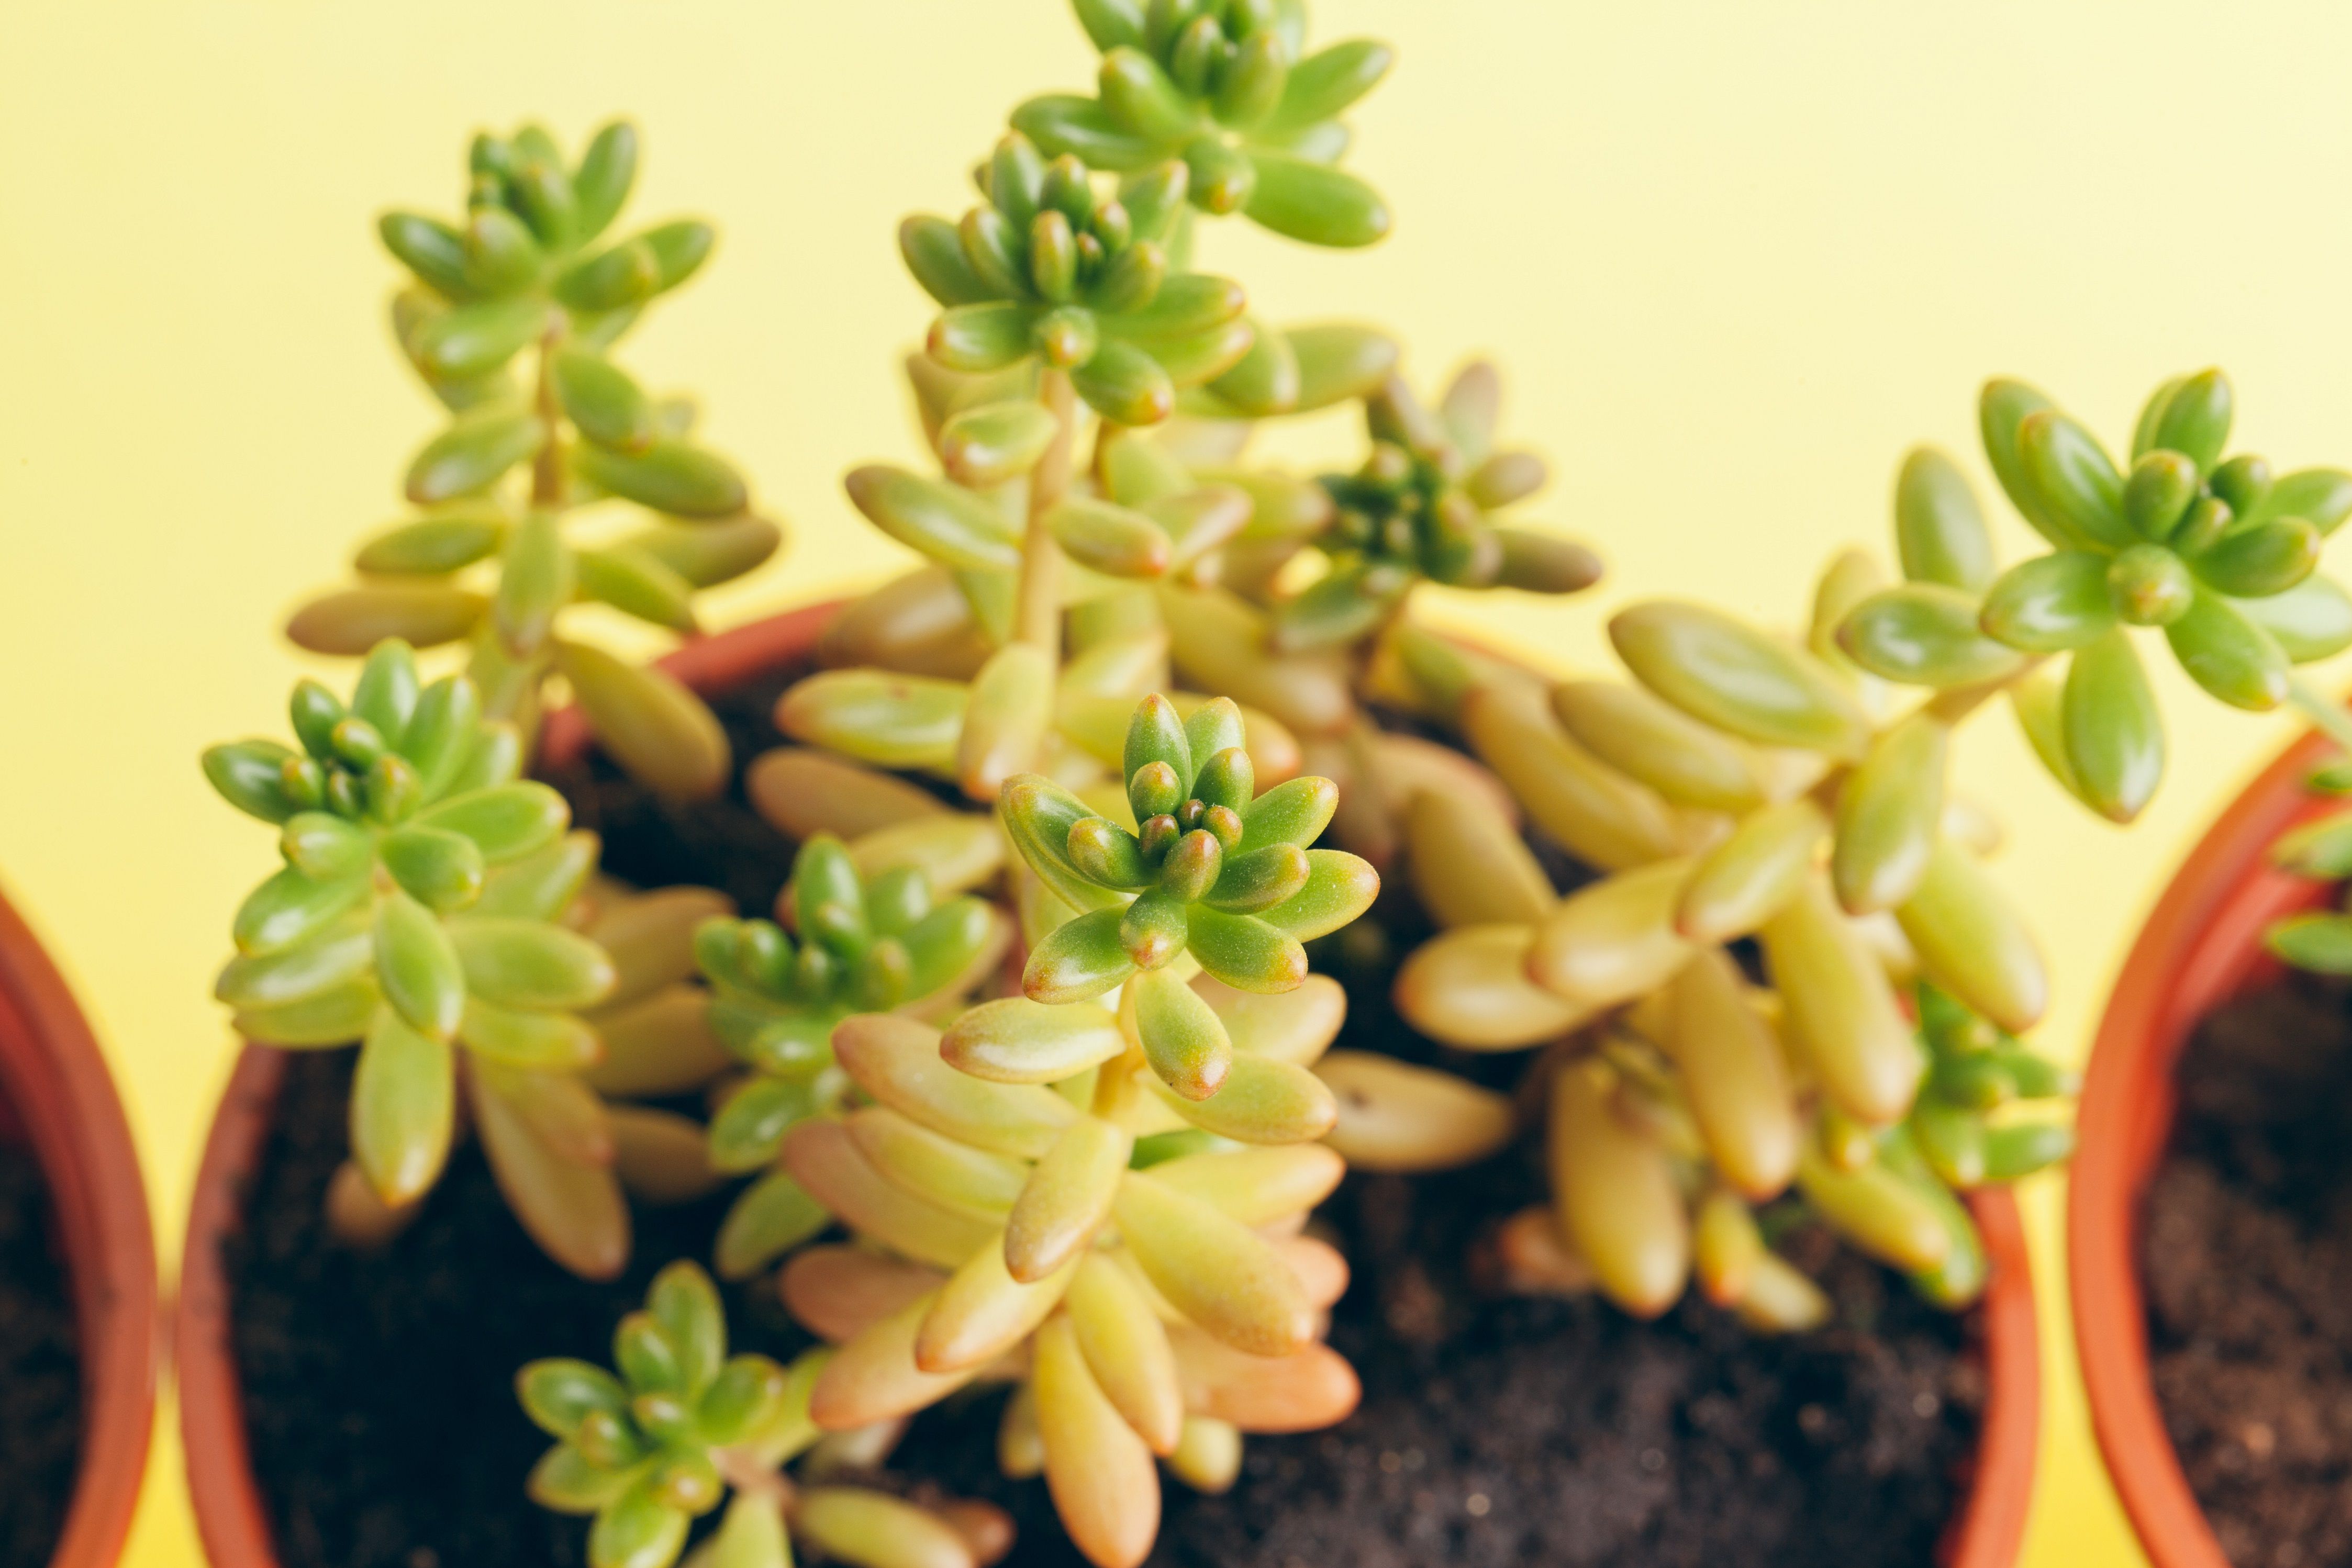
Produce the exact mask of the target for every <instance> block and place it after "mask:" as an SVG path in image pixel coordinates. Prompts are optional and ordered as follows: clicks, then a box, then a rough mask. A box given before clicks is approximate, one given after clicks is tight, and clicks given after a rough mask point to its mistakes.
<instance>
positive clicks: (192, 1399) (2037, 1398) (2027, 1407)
mask: <svg viewBox="0 0 2352 1568" xmlns="http://www.w3.org/2000/svg"><path fill="white" fill-rule="evenodd" d="M842 602H843V601H829V602H826V603H822V604H815V605H811V606H808V607H807V608H805V609H801V610H795V611H790V612H785V613H783V614H781V615H775V616H772V617H769V618H767V619H765V620H761V621H756V622H751V623H749V624H747V625H744V626H740V627H738V628H736V629H734V630H732V631H730V632H720V633H719V634H717V635H715V636H711V637H705V638H700V639H698V640H697V641H695V642H692V643H687V644H686V645H685V646H683V647H681V648H679V649H678V650H677V652H675V653H671V654H669V655H668V656H667V657H666V658H664V659H663V660H662V661H661V666H662V668H664V669H665V670H667V671H668V672H669V673H670V674H673V675H675V676H677V678H678V679H679V680H681V681H683V682H684V683H685V684H686V685H688V686H690V687H692V688H694V689H695V690H697V691H698V692H704V693H709V692H712V691H716V690H719V689H720V688H723V687H726V686H729V685H734V684H736V683H738V682H740V681H743V680H746V679H749V678H750V677H751V676H753V675H756V674H761V673H763V672H765V671H767V670H770V669H772V668H774V667H775V666H777V665H778V664H784V663H786V662H788V661H790V660H792V659H794V658H797V657H800V656H802V655H803V654H805V653H807V652H808V651H809V650H810V649H811V648H812V647H813V646H814V643H815V642H816V639H817V637H818V636H819V634H820V633H822V632H823V631H824V627H825V626H826V624H827V623H828V622H831V621H832V619H833V618H834V616H835V614H836V613H838V612H839V611H840V609H841V607H842ZM589 738H590V737H589V732H588V727H587V724H586V721H585V719H584V717H583V716H582V715H581V714H580V713H579V712H578V710H577V709H574V708H565V709H562V710H560V711H558V712H555V713H552V714H551V715H549V716H548V720H547V727H546V729H545V731H544V733H543V737H542V743H541V751H542V755H543V756H544V757H545V758H546V759H547V760H548V761H549V762H551V763H553V764H556V765H559V766H561V765H564V764H568V763H571V762H574V761H577V760H578V759H579V758H581V757H582V756H583V755H584V754H585V752H586V749H587V747H588V744H589ZM285 1069H286V1062H285V1055H284V1053H283V1052H281V1051H275V1050H272V1049H270V1048H269V1047H267V1046H257V1045H248V1046H247V1047H246V1048H245V1051H244V1053H243V1054H242V1055H241V1056H240V1057H239V1058H238V1061H237V1065H236V1071H235V1073H234V1074H233V1075H232V1076H231V1078H230V1081H229V1086H228V1090H227V1092H226V1094H225V1095H224V1096H223V1097H222V1100H221V1104H220V1108H219V1109H218V1110H217V1111H216V1112H215V1114H214V1119H213V1128H212V1133H211V1134H210V1136H209V1137H208V1138H207V1139H206V1140H205V1155H204V1163H203V1165H202V1166H201V1167H200V1169H199V1171H198V1173H197V1176H196V1190H195V1196H194V1200H193V1202H192V1203H191V1204H190V1206H189V1210H188V1235H187V1246H186V1249H185V1250H184V1254H183V1260H182V1263H181V1285H180V1304H179V1317H178V1322H177V1325H176V1349H177V1358H178V1365H179V1380H180V1425H181V1436H182V1439H183V1444H184V1448H185V1450H186V1455H187V1469H188V1488H189V1492H190V1496H191V1499H192V1500H193V1502H194V1509H195V1514H196V1524H197V1531H198V1533H199V1534H200V1535H201V1537H202V1538H203V1541H204V1543H205V1553H206V1555H207V1556H208V1557H209V1558H210V1559H211V1560H212V1562H213V1563H215V1564H218V1565H220V1568H277V1563H278V1556H277V1552H276V1549H275V1547H274V1546H273V1545H272V1542H271V1538H270V1531H269V1522H268V1511H267V1510H266V1509H265V1507H264V1506H263V1503H262V1500H261V1493H260V1490H259V1487H258V1485H257V1481H256V1479H255V1477H254V1474H253V1466H252V1455H251V1451H250V1449H249V1448H248V1447H247V1442H246V1433H245V1414H244V1396H243V1394H242V1392H241V1390H240V1388H239V1386H238V1381H237V1375H236V1354H235V1352H234V1350H233V1349H232V1347H231V1345H230V1343H229V1334H228V1325H229V1310H230V1309H229V1297H228V1281H227V1276H226V1271H225V1270H224V1269H223V1267H222V1261H221V1242H222V1240H223V1239H225V1238H226V1237H227V1236H228V1235H230V1234H231V1233H233V1232H234V1231H235V1230H236V1228H238V1226H239V1224H240V1223H241V1218H242V1207H243V1198H244V1189H245V1186H246V1183H247V1178H248V1177H249V1176H250V1175H251V1174H252V1171H253V1168H254V1166H255V1165H256V1164H257V1162H258V1160H259V1158H260V1155H261V1149H262V1145H263V1143H264V1142H265V1140H266V1139H267V1137H268V1130H269V1122H270V1117H271V1114H272V1113H273V1111H274V1108H275V1105H276V1103H277V1098H278V1089H279V1086H280V1085H281V1084H282V1082H284V1079H285ZM1969 1207H1971V1209H1972V1210H1973V1211H1974V1213H1975V1215H1976V1219H1977V1224H1978V1227H1979V1229H1980V1230H1981V1231H1982V1232H1983V1235H1984V1242H1985V1251H1986V1254H1987V1256H1988V1258H1989V1259H1990V1262H1991V1266H1992V1278H1991V1283H1990V1287H1989V1288H1988V1290H1987V1291H1986V1295H1985V1301H1984V1313H1985V1316H1984V1355H1985V1362H1986V1366H1987V1378H1988V1389H1987V1394H1986V1401H1985V1412H1984V1420H1983V1424H1982V1427H1981V1430H1980V1435H1979V1445H1978V1454H1977V1460H1976V1465H1975V1470H1974V1475H1973V1477H1972V1478H1971V1481H1970V1485H1969V1496H1968V1500H1967V1501H1966V1502H1965V1503H1964V1504H1963V1505H1962V1507H1961V1510H1960V1511H1959V1513H1958V1515H1957V1516H1956V1517H1955V1519H1954V1520H1953V1521H1952V1524H1951V1526H1950V1529H1949V1531H1948V1534H1947V1536H1946V1539H1945V1545H1944V1549H1943V1550H1942V1551H1939V1552H1938V1553H1937V1558H1938V1561H1939V1562H1940V1563H1942V1564H1943V1565H1944V1568H2011V1565H2012V1564H2013V1563H2015V1562H2016V1558H2017V1552H2018V1547H2019V1544H2020V1543H2021V1542H2022V1541H2023V1539H2024V1535H2025V1520H2026V1513H2027V1511H2028V1509H2029V1508H2030V1507H2031V1506H2032V1495H2033V1469H2034V1460H2035V1454H2036V1449H2037V1445H2038V1442H2039V1437H2040V1424H2041V1406H2042V1392H2041V1389H2042V1374H2041V1354H2040V1348H2039V1345H2038V1343H2037V1342H2036V1339H2035V1326H2034V1319H2035V1314H2034V1304H2033V1281H2032V1267H2031V1265H2030V1264H2029V1262H2028V1260H2027V1257H2026V1250H2025V1239H2024V1231H2023V1228H2022V1226H2021V1223H2020V1221H2019V1218H2018V1212H2017V1205H2016V1202H2015V1200H2014V1199H2013V1198H2012V1197H2011V1196H2010V1194H2009V1193H2007V1192H2005V1191H1988V1192H1980V1193H1976V1194H1973V1195H1971V1196H1970V1198H1969Z"/></svg>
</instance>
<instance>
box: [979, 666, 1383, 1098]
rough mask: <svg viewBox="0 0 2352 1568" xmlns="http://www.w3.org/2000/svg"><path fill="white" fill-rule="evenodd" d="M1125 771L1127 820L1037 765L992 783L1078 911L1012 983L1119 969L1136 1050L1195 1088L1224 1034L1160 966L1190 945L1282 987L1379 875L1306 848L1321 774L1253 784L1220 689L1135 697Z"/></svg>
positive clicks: (1038, 863) (1218, 1063)
mask: <svg viewBox="0 0 2352 1568" xmlns="http://www.w3.org/2000/svg"><path fill="white" fill-rule="evenodd" d="M1123 771H1124V772H1125V774H1126V779H1127V804H1128V806H1129V810H1131V811H1132V813H1133V817H1134V821H1135V823H1136V826H1135V828H1134V829H1133V830H1132V831H1130V830H1129V829H1128V828H1127V827H1126V826H1125V825H1123V823H1122V822H1120V821H1117V820H1115V819H1113V818H1111V817H1108V816H1105V815H1103V814H1102V813H1100V812H1098V811H1096V810H1092V809H1091V808H1089V807H1087V805H1086V804H1085V803H1084V802H1083V801H1081V800H1078V798H1077V797H1076V796H1075V795H1072V794H1071V793H1070V792H1069V791H1067V790H1066V789H1062V788H1061V787H1060V786H1058V785H1056V784H1055V783H1053V782H1052V781H1051V780H1049V779H1045V778H1043V777H1042V776H1038V775H1034V774H1033V775H1026V776H1024V777H1022V778H1018V779H1013V780H1012V781H1011V782H1010V783H1008V784H1007V785H1006V786H1005V789H1004V803H1003V813H1004V818H1005V821H1006V825H1007V828H1008V830H1009V831H1010V832H1011V834H1012V837H1013V843H1014V845H1015V847H1017V848H1018V849H1019V850H1020V851H1021V852H1022V855H1023V857H1024V859H1025V860H1026V861H1027V862H1028V864H1029V866H1030V868H1031V870H1032V871H1034V873H1036V875H1037V876H1038V877H1039V879H1040V880H1041V881H1042V882H1043V883H1044V884H1045V887H1046V888H1047V890H1048V891H1050V892H1051V893H1053V894H1055V896H1056V897H1057V898H1058V899H1060V900H1061V901H1062V902H1063V903H1064V904H1067V905H1068V906H1069V908H1070V909H1071V910H1072V911H1074V912H1075V913H1074V915H1073V917H1072V918H1070V919H1068V920H1067V921H1066V922H1065V923H1064V924H1062V925H1059V926H1057V927H1056V928H1055V929H1054V930H1053V931H1052V932H1051V933H1050V934H1048V935H1047V936H1045V938H1044V940H1043V941H1041V942H1039V943H1038V944H1037V945H1036V946H1034V948H1033V949H1032V951H1031V953H1030V956H1029V962H1028V966H1027V967H1026V969H1025V970H1024V973H1023V977H1022V985H1023V989H1024V993H1025V994H1026V996H1027V998H1029V999H1030V1000H1031V1001H1033V1002H1039V1003H1045V1004H1047V1005H1048V1006H1054V1005H1060V1004H1068V1003H1080V1002H1091V1001H1092V1000H1093V999H1094V998H1097V997H1100V996H1102V995H1103V994H1104V993H1106V992H1108V991H1110V990H1111V989H1113V988H1117V987H1119V986H1122V985H1127V984H1128V983H1129V981H1132V982H1133V984H1132V985H1131V986H1129V989H1128V991H1127V993H1126V994H1125V996H1124V998H1123V1000H1122V1003H1121V1006H1122V1007H1123V1008H1125V1009H1128V1010H1129V1011H1130V1012H1131V1013H1132V1015H1133V1017H1134V1019H1135V1028H1136V1031H1137V1033H1138V1035H1139V1040H1140V1041H1141V1045H1142V1050H1143V1053H1144V1055H1145V1058H1146V1059H1147V1060H1148V1061H1150V1063H1151V1065H1152V1068H1153V1070H1154V1071H1156V1072H1158V1073H1159V1074H1160V1078H1161V1079H1162V1081H1163V1082H1166V1083H1168V1084H1169V1086H1170V1087H1171V1088H1173V1089H1174V1090H1176V1092H1178V1093H1180V1094H1181V1095H1184V1096H1185V1097H1187V1098H1189V1099H1192V1100H1195V1101H1203V1100H1207V1099H1209V1098H1210V1097H1211V1096H1212V1095H1214V1094H1215V1093H1217V1092H1218V1090H1219V1088H1220V1086H1221V1085H1223V1083H1224V1082H1225V1075H1226V1071H1227V1070H1228V1068H1229V1067H1230V1066H1231V1065H1232V1062H1233V1048H1232V1042H1231V1041H1230V1040H1229V1039H1227V1038H1226V1034H1225V1030H1223V1026H1222V1025H1221V1024H1220V1023H1219V1022H1218V1020H1217V1019H1216V1018H1215V1016H1214V1015H1213V1013H1212V1012H1211V1011H1210V1010H1209V1009H1207V1008H1205V1007H1203V1006H1202V1005H1200V1004H1199V1002H1198V1000H1197V998H1194V996H1193V993H1192V992H1191V991H1190V990H1189V988H1186V987H1185V985H1184V983H1183V974H1182V972H1181V971H1179V970H1177V969H1176V968H1175V967H1173V966H1175V965H1176V963H1177V961H1178V960H1179V959H1180V958H1183V957H1186V956H1190V958H1191V959H1192V961H1193V962H1195V963H1197V964H1198V965H1199V967H1201V968H1202V969H1203V970H1205V971H1206V972H1207V973H1208V974H1209V975H1211V976H1212V977H1214V978H1216V979H1217V980H1219V981H1221V982H1223V984H1225V985H1227V986H1231V987H1233V988H1235V989H1237V990H1243V991H1255V992H1280V991H1287V990H1291V989H1293V988H1297V986H1298V985H1299V984H1300V982H1302V981H1303V980H1305V979H1306V977H1307V955H1306V950H1305V948H1304V946H1302V944H1303V943H1305V942H1307V941H1309V940H1312V939H1313V938H1315V937H1317V936H1324V935H1327V934H1328V933H1329V932H1332V931H1335V930H1337V929H1339V927H1340V926H1342V925H1346V924H1348V923H1349V921H1351V920H1353V919H1355V917H1356V916H1357V915H1360V914H1362V913H1363V911H1364V910H1365V909H1367V908H1369V907H1370V904H1371V901H1372V898H1373V896H1374V894H1376V893H1377V892H1378V891H1379V887H1380V878H1379V875H1378V873H1375V872H1374V871H1373V870H1372V868H1371V867H1370V864H1369V863H1367V862H1364V861H1362V860H1360V859H1359V858H1358V857H1356V856H1354V855H1350V854H1347V853H1345V852H1341V851H1338V850H1310V849H1308V848H1307V845H1309V844H1312V843H1313V842H1314V841H1315V840H1316V839H1317V837H1318V836H1319V835H1320V834H1321V832H1322V831H1323V829H1324V827H1325V825H1326V824H1327V823H1328V822H1329V821H1330V819H1331V813H1332V810H1334V808H1335V807H1336V805H1337V790H1336V789H1334V788H1333V786H1332V785H1331V783H1330V781H1329V780H1328V779H1317V778H1311V777H1307V778H1297V779H1290V780H1288V781H1287V782H1286V783H1283V784H1280V785H1277V786H1276V787H1275V788H1274V789H1269V790H1266V791H1265V792H1264V793H1263V794H1261V793H1259V792H1258V790H1257V788H1256V783H1255V770H1254V768H1253V765H1252V764H1251V761H1250V758H1249V753H1248V752H1247V750H1246V749H1244V745H1243V729H1242V718H1241V714H1240V711H1239V710H1238V709H1237V708H1236V707H1235V706H1234V705H1233V703H1231V702H1230V701H1227V700H1225V699H1222V698H1220V699H1218V700H1216V701H1213V702H1211V703H1208V704H1206V705H1204V706H1202V707H1201V708H1200V709H1198V710H1197V711H1196V712H1195V713H1194V714H1193V715H1192V718H1190V719H1189V720H1180V719H1179V718H1178V717H1177V716H1176V709H1175V707H1174V706H1172V705H1171V703H1170V702H1169V701H1168V700H1167V699H1166V698H1165V697H1161V696H1159V695H1152V696H1149V697H1146V698H1145V699H1144V700H1143V702H1142V703H1141V704H1140V705H1139V706H1137V708H1136V710H1135V714H1134V716H1133V718H1132V720H1131V721H1130V723H1129V727H1128V736H1127V747H1126V757H1125V767H1124V769H1123Z"/></svg>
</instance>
